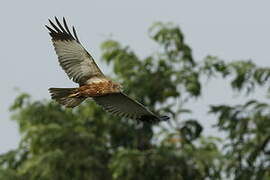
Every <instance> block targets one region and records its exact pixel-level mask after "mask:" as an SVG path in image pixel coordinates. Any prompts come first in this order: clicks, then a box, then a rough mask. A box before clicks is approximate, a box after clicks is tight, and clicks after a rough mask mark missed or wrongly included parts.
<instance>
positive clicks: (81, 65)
mask: <svg viewBox="0 0 270 180" xmlns="http://www.w3.org/2000/svg"><path fill="white" fill-rule="evenodd" d="M49 23H50V25H45V26H46V28H47V29H48V30H49V34H50V36H51V38H52V42H53V46H54V48H55V51H56V54H57V56H58V61H59V64H60V66H61V67H62V69H63V70H64V71H65V72H66V74H67V75H68V77H69V78H70V79H72V80H73V81H74V82H75V83H78V84H79V87H77V88H50V89H49V92H50V93H51V97H52V99H54V100H56V101H57V102H58V103H60V104H61V105H64V106H65V107H70V108H73V107H75V106H78V105H79V104H81V103H82V102H83V101H84V100H85V99H86V98H92V99H93V100H94V101H95V102H96V103H97V104H99V105H100V106H102V107H103V108H104V109H105V110H106V111H108V112H110V113H112V114H114V115H117V116H120V117H126V118H131V119H136V120H141V121H145V122H158V121H166V120H168V119H169V117H168V116H158V115H156V114H154V113H153V112H151V111H150V110H148V109H147V108H146V107H144V106H143V105H142V104H140V103H139V102H137V101H135V100H133V99H131V98H130V97H128V96H127V95H125V94H124V93H123V92H122V90H121V85H120V84H118V83H115V82H113V81H111V80H110V79H109V78H107V77H106V76H105V75H104V74H103V73H102V72H101V70H100V69H99V67H98V66H97V64H96V63H95V61H94V59H93V57H92V56H91V55H90V54H89V53H88V52H87V50H85V49H84V47H83V46H82V44H81V43H80V40H79V38H78V36H77V33H76V30H75V28H74V26H73V27H72V32H71V31H70V29H69V27H68V25H67V23H66V20H65V18H63V23H62V24H61V23H60V22H59V20H58V19H57V18H56V17H55V23H53V22H52V21H51V20H50V19H49Z"/></svg>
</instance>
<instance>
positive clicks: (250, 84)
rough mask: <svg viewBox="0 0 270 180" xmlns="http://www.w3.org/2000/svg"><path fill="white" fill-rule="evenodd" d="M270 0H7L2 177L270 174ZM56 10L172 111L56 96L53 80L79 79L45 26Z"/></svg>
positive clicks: (87, 43)
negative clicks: (132, 110)
mask: <svg viewBox="0 0 270 180" xmlns="http://www.w3.org/2000/svg"><path fill="white" fill-rule="evenodd" d="M269 6H270V2H268V1H260V2H258V1H257V2H255V1H244V0H239V1H232V0H227V1H219V2H217V1H214V0H204V1H200V2H199V1H198V2H195V1H176V0H172V1H153V0H149V1H142V0H138V1H124V0H117V1H97V0H93V1H74V2H67V1H52V0H47V1H32V0H29V1H13V0H11V1H3V2H2V3H1V7H0V20H1V33H0V39H1V41H0V46H1V49H2V51H1V53H0V59H1V62H2V66H1V67H2V68H1V71H0V82H1V93H0V99H1V108H0V114H1V120H0V154H2V155H1V156H0V167H1V168H0V169H1V170H0V178H1V179H207V178H208V179H269V178H270V158H269V153H270V147H269V139H270V137H269V132H270V119H269V117H270V116H269V115H270V114H269V104H268V101H269V99H268V95H269V77H270V69H269V65H270V62H269V60H268V53H269V46H270V43H269V42H270V41H269V40H270V36H269V32H270V23H269V20H268V17H269V16H270V11H269ZM54 16H57V17H59V19H61V18H62V17H65V18H66V19H67V22H68V24H69V25H70V26H71V25H74V26H75V28H76V29H77V33H78V36H79V39H80V40H81V42H82V44H83V45H84V47H85V48H86V49H87V50H88V51H89V52H90V53H91V54H92V56H93V57H94V58H95V60H96V62H97V64H98V65H99V67H100V68H101V69H102V70H103V72H104V73H105V74H107V75H108V76H109V77H112V78H113V79H115V80H117V81H119V82H121V83H122V84H123V86H124V88H125V91H126V92H127V93H128V94H130V95H131V96H132V97H133V98H135V99H137V100H138V101H140V102H143V103H144V104H145V105H147V106H148V107H150V109H153V110H155V111H156V112H159V113H165V114H167V115H168V116H170V117H171V121H170V122H168V123H161V124H159V125H149V124H137V123H135V122H133V121H131V120H127V119H119V118H117V117H112V116H110V115H109V114H105V113H104V111H103V110H102V109H101V108H99V107H97V106H96V105H95V104H94V103H93V102H91V101H90V100H89V101H87V102H85V103H84V104H83V105H82V106H80V107H78V108H75V109H74V110H65V109H64V108H62V107H60V106H59V105H57V104H56V103H54V102H51V101H50V96H49V93H48V88H49V87H74V86H76V85H75V84H74V83H73V82H72V81H70V80H69V79H68V78H67V76H66V74H65V73H64V71H63V70H62V69H61V68H60V66H59V65H58V62H57V57H56V54H55V52H54V49H53V46H52V43H51V40H50V37H49V35H48V32H47V30H46V29H45V26H44V25H45V24H48V18H50V19H53V18H54ZM138 69H139V71H138ZM149 82H151V83H149ZM12 119H13V120H12ZM67 162H68V163H67Z"/></svg>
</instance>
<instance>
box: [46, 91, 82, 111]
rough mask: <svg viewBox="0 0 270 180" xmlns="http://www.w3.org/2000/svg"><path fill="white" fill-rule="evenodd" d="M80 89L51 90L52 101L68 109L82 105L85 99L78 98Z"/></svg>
mask: <svg viewBox="0 0 270 180" xmlns="http://www.w3.org/2000/svg"><path fill="white" fill-rule="evenodd" d="M77 90H78V88H50V89H49V92H50V93H51V97H52V99H54V100H56V101H57V102H58V103H59V104H62V105H64V106H66V107H71V108H72V107H75V106H78V105H79V104H81V103H82V102H83V101H84V100H85V98H84V97H79V96H78V91H77Z"/></svg>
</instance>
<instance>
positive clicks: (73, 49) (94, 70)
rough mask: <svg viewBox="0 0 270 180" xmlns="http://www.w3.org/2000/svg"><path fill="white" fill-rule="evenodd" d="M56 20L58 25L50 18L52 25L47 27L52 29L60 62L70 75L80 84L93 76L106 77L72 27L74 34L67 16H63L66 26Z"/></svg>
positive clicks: (51, 32)
mask: <svg viewBox="0 0 270 180" xmlns="http://www.w3.org/2000/svg"><path fill="white" fill-rule="evenodd" d="M55 21H56V24H57V25H55V24H54V23H53V22H52V21H51V20H49V22H50V24H51V27H49V26H47V25H46V27H47V29H48V30H49V31H50V36H51V37H52V41H53V45H54V47H55V51H56V54H57V55H58V60H59V63H60V65H61V67H62V68H63V69H64V71H65V72H66V73H67V75H68V77H69V78H70V79H72V80H73V81H74V82H76V83H79V84H87V81H88V80H91V78H92V77H104V75H103V73H102V72H101V71H100V69H99V68H98V66H97V64H96V63H95V61H94V59H93V58H92V57H91V55H90V54H89V53H88V52H87V51H86V50H85V49H84V47H83V46H82V45H81V43H80V41H79V39H78V37H77V34H76V31H75V28H74V27H73V28H72V30H73V34H72V33H71V32H70V30H69V28H68V26H67V23H66V20H65V18H63V24H64V26H62V25H61V23H60V22H59V21H58V19H57V18H56V17H55Z"/></svg>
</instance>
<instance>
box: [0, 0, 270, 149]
mask: <svg viewBox="0 0 270 180" xmlns="http://www.w3.org/2000/svg"><path fill="white" fill-rule="evenodd" d="M269 9H270V1H267V0H265V1H263V0H261V1H254V0H253V1H251V0H250V1H249V0H238V1H235V0H226V1H225V0H224V1H216V0H203V1H194V0H189V1H187V0H186V1H182V0H168V1H164V0H163V1H162V0H147V1H145V0H136V1H129V0H114V1H109V0H108V1H105V0H89V1H70V2H68V1H55V0H46V1H36V0H29V1H26V0H25V1H15V0H10V1H2V2H1V6H0V23H1V26H0V27H1V29H0V32H1V33H0V40H1V41H0V47H1V52H0V59H1V66H0V67H1V71H0V83H1V89H0V115H1V116H0V117H1V118H0V153H2V152H6V151H7V150H10V149H12V148H15V147H17V144H18V141H19V133H18V131H17V127H16V124H15V123H14V122H13V121H10V113H9V111H8V108H9V106H10V105H11V103H12V102H13V100H14V99H15V97H16V96H17V95H18V92H16V91H14V88H15V87H18V88H19V89H20V91H21V92H27V93H30V94H31V95H32V96H33V98H34V99H48V98H49V93H48V91H47V89H48V88H49V87H73V86H75V84H73V83H72V82H71V81H70V80H68V78H67V76H66V75H65V73H64V72H63V71H62V70H61V68H60V67H59V65H58V62H57V59H56V55H55V52H54V51H53V47H52V44H51V42H50V38H49V36H48V33H47V30H46V29H45V28H44V24H46V23H47V19H48V18H53V17H54V16H58V17H60V18H61V17H63V16H65V17H66V18H67V20H68V22H69V24H72V25H75V27H76V28H77V32H78V35H79V38H80V40H81V41H82V43H83V44H84V46H85V47H86V49H88V50H89V52H90V53H91V54H92V55H93V57H94V58H95V59H96V61H97V63H98V64H99V66H100V68H101V69H103V70H104V71H105V72H106V71H108V70H106V68H104V67H105V66H104V65H103V64H102V63H100V61H99V59H100V55H101V52H100V49H99V46H100V43H101V42H102V41H104V40H106V39H107V38H108V37H109V36H111V35H112V36H113V37H114V39H116V40H118V41H120V42H121V43H123V44H125V45H130V47H131V48H132V49H134V50H135V52H137V53H138V54H139V55H140V56H142V57H143V56H146V55H149V54H151V53H152V52H154V51H155V50H156V46H155V44H154V43H153V42H152V41H151V40H150V39H149V38H148V36H147V30H148V28H149V26H150V25H151V24H152V23H153V22H155V21H164V22H168V21H170V22H174V23H175V24H177V25H179V26H180V27H181V29H182V31H183V33H184V34H185V39H186V42H187V43H188V44H189V45H190V46H191V47H192V50H193V54H194V57H195V58H196V59H197V60H201V59H203V58H204V57H205V56H206V55H209V54H210V55H216V56H219V57H220V58H223V59H225V60H229V61H232V60H241V59H252V60H254V61H255V62H256V63H257V64H259V65H261V66H269V65H270V61H269V47H270V41H269V40H270V36H269V32H270V19H269V17H270V11H269ZM222 84H223V82H222V81H215V82H213V83H210V84H209V85H208V88H206V90H204V95H203V97H202V98H201V99H200V102H199V103H196V104H194V109H196V110H198V112H197V114H198V115H200V116H202V117H206V115H205V111H207V104H209V103H223V102H224V100H225V101H226V102H230V101H231V99H232V96H231V94H229V95H228V94H227V91H224V86H222ZM210 94H211V96H210ZM224 96H226V98H224ZM255 96H256V95H255ZM259 96H260V95H259ZM206 100H207V101H206ZM201 123H203V124H204V125H205V126H209V120H208V119H207V118H205V119H202V120H201ZM209 127H210V126H209ZM209 127H208V128H207V129H206V130H207V132H208V131H209V132H211V128H209Z"/></svg>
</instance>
